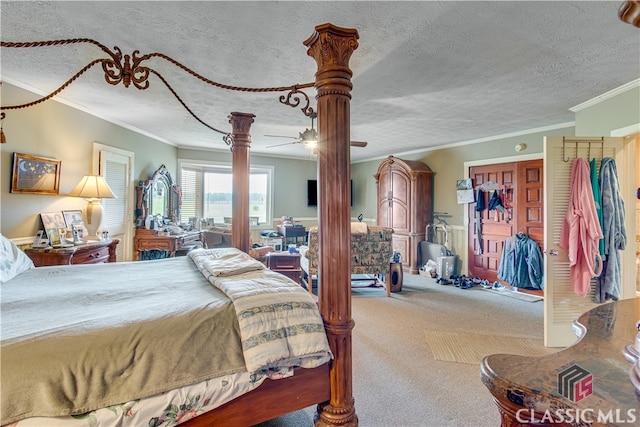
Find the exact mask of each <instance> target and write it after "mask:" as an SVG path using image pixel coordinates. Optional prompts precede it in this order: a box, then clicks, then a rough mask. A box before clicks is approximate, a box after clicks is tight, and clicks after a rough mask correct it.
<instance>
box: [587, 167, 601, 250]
mask: <svg viewBox="0 0 640 427" xmlns="http://www.w3.org/2000/svg"><path fill="white" fill-rule="evenodd" d="M589 171H590V172H591V190H593V201H594V203H595V206H596V214H597V215H598V222H599V223H600V229H602V196H601V195H600V179H598V167H597V164H596V159H591V160H590V161H589ZM598 252H600V256H601V257H602V259H604V239H600V240H598Z"/></svg>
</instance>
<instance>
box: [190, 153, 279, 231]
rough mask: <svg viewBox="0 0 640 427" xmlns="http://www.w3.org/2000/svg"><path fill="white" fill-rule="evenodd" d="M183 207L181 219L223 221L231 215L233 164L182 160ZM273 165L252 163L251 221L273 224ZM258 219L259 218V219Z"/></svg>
mask: <svg viewBox="0 0 640 427" xmlns="http://www.w3.org/2000/svg"><path fill="white" fill-rule="evenodd" d="M178 167H179V169H180V187H181V189H182V209H181V212H180V221H181V222H188V221H189V218H193V217H198V218H213V219H214V222H216V223H224V222H228V220H227V221H225V218H227V219H228V218H230V217H232V214H233V213H232V197H233V188H232V186H233V174H232V171H231V165H228V164H218V163H203V162H198V163H195V162H188V161H179V162H178ZM272 178H273V167H271V166H251V175H250V177H249V217H250V218H251V219H252V221H251V225H257V224H271V223H272V222H273V219H272V217H273V213H272V191H271V189H272ZM256 219H257V221H256Z"/></svg>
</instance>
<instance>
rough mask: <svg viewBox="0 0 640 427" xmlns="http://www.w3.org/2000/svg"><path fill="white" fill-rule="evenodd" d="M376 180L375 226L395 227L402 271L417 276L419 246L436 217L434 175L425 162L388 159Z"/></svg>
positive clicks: (384, 161) (394, 246)
mask: <svg viewBox="0 0 640 427" xmlns="http://www.w3.org/2000/svg"><path fill="white" fill-rule="evenodd" d="M374 178H375V179H376V188H377V217H376V224H377V225H379V226H383V227H391V228H393V249H394V250H395V251H398V252H400V254H402V268H403V270H404V271H407V272H409V273H411V274H418V269H419V268H420V254H419V251H418V246H419V243H420V242H421V241H423V240H425V234H426V229H427V224H429V223H431V220H432V216H433V172H432V171H431V169H429V166H427V165H425V164H424V163H422V162H419V161H416V160H403V159H399V158H397V157H393V156H389V157H388V158H386V159H385V160H383V161H382V163H380V166H378V172H377V173H376V174H375V175H374Z"/></svg>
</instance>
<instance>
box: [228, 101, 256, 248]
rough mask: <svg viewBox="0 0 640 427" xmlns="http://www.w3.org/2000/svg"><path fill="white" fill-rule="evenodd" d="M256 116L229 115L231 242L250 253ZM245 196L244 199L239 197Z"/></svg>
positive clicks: (245, 114)
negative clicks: (231, 163) (252, 158)
mask: <svg viewBox="0 0 640 427" xmlns="http://www.w3.org/2000/svg"><path fill="white" fill-rule="evenodd" d="M254 117H255V115H253V114H249V113H238V112H233V113H231V114H230V115H229V123H231V128H232V132H231V135H232V138H231V141H232V142H231V152H232V153H233V168H232V169H233V196H232V200H231V206H232V212H233V215H232V220H231V223H232V228H231V233H232V234H231V236H232V237H231V240H232V243H233V246H234V247H235V248H238V249H240V250H241V251H244V252H247V253H249V240H250V239H251V232H250V229H249V175H250V173H251V168H250V164H251V160H250V156H249V149H250V147H251V132H250V129H251V124H252V123H253V119H254ZM241 194H244V197H242V198H241V197H239V195H241Z"/></svg>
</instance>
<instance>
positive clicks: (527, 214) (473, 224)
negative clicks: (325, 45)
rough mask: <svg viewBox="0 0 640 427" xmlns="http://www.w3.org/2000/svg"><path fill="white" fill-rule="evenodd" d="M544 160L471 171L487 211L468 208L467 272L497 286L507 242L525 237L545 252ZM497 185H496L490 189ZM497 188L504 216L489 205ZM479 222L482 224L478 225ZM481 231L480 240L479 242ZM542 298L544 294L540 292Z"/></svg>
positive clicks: (471, 176)
mask: <svg viewBox="0 0 640 427" xmlns="http://www.w3.org/2000/svg"><path fill="white" fill-rule="evenodd" d="M543 176H544V175H543V161H542V159H533V160H523V161H517V162H509V163H496V164H490V165H477V166H471V167H469V178H471V179H472V180H473V181H472V182H473V186H474V189H477V188H479V187H483V184H484V188H485V189H486V190H487V191H484V192H483V193H482V196H483V197H484V209H482V210H480V211H478V210H476V207H477V206H478V204H477V202H476V203H469V204H468V207H467V209H468V218H469V222H468V236H469V237H468V239H469V240H468V245H467V250H468V255H467V256H468V258H467V259H468V260H469V266H468V272H469V275H470V276H478V277H481V278H483V279H486V280H489V281H490V282H494V281H497V280H498V268H499V267H500V258H501V256H502V248H503V245H504V241H505V239H507V238H509V237H512V236H514V235H516V234H517V233H524V234H526V235H527V236H529V237H530V238H531V239H533V240H535V241H536V242H537V243H538V245H539V246H540V250H541V251H542V250H543V248H544V215H543V213H544V197H543V195H544V191H543V190H544V188H543ZM488 183H494V184H496V185H495V186H493V185H490V184H489V185H487V184H488ZM494 188H497V190H495V191H497V192H498V195H499V197H500V200H501V204H502V205H503V207H504V212H502V211H501V210H499V209H496V210H489V202H490V200H491V197H492V195H493V191H494ZM478 222H479V223H478ZM478 231H480V237H481V238H480V239H479V238H478V237H479V235H478ZM537 293H539V294H540V295H541V294H542V291H537Z"/></svg>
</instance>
